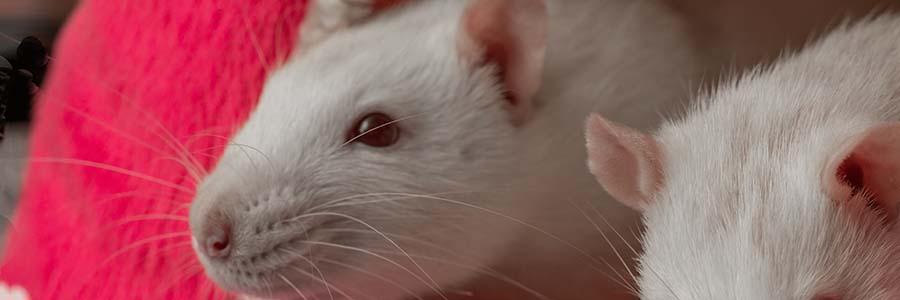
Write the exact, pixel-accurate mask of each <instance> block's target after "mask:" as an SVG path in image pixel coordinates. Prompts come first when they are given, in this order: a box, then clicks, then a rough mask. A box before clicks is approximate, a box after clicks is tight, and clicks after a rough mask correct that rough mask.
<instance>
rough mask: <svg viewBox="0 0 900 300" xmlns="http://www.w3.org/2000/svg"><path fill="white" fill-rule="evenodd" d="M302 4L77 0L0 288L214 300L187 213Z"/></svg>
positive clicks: (278, 0) (40, 296) (36, 298)
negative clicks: (202, 176) (6, 285)
mask: <svg viewBox="0 0 900 300" xmlns="http://www.w3.org/2000/svg"><path fill="white" fill-rule="evenodd" d="M305 2H306V1H303V0H253V1H251V0H189V1H185V0H151V1H122V0H84V1H83V2H82V4H81V6H80V8H79V9H78V10H77V11H76V12H75V14H74V15H73V16H72V19H71V20H70V22H69V23H68V25H67V27H66V28H65V30H64V32H63V35H62V37H61V39H60V40H59V42H58V48H57V49H56V54H57V56H56V57H55V60H54V61H53V62H52V70H51V75H50V77H49V81H48V84H47V85H46V87H45V89H44V90H43V92H42V93H43V94H42V95H41V97H40V100H39V101H40V103H39V107H38V109H37V112H36V123H35V124H34V130H33V135H32V143H31V150H30V151H31V152H30V162H29V164H28V168H27V172H26V173H27V174H26V179H25V184H24V194H23V196H22V202H21V206H20V208H19V210H18V211H17V212H16V214H15V217H14V224H13V226H12V227H11V232H10V236H9V239H8V242H7V246H6V249H5V257H4V261H2V265H0V281H3V282H6V283H9V284H14V285H18V286H21V287H24V288H25V289H26V290H27V291H28V293H29V294H30V296H31V299H32V300H44V299H65V300H73V299H129V300H131V299H227V298H229V297H228V295H227V294H226V293H223V292H221V291H217V290H216V289H215V288H214V287H213V285H212V284H211V283H210V282H209V280H208V279H206V277H205V275H204V274H203V271H202V268H201V267H200V266H199V264H198V263H197V262H196V260H195V258H194V255H193V252H192V250H191V248H190V236H189V234H188V231H187V229H188V226H187V222H186V220H187V217H186V216H187V212H188V209H187V204H188V203H189V202H190V200H191V198H192V193H193V190H194V186H195V184H196V179H195V177H196V176H199V174H201V173H202V172H205V171H206V170H208V169H209V168H210V167H211V166H212V165H213V163H214V162H215V160H216V158H217V156H218V155H219V154H220V153H221V152H222V150H223V147H224V146H225V145H226V140H225V139H224V138H223V137H227V136H229V135H230V134H231V133H232V132H233V131H234V130H235V129H236V128H237V127H239V126H240V124H241V122H242V121H243V120H244V118H245V117H246V116H247V115H248V113H249V112H250V110H251V109H252V107H253V105H254V104H255V101H256V100H257V98H258V94H259V93H260V90H261V87H262V85H263V81H264V79H265V76H266V73H267V69H269V68H271V67H272V66H273V65H277V61H279V60H280V59H283V58H284V57H285V56H286V55H287V54H288V52H289V51H290V49H291V46H292V45H293V42H294V41H295V36H296V29H297V27H298V24H299V22H300V20H301V18H302V16H303V12H304V4H305Z"/></svg>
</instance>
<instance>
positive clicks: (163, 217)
mask: <svg viewBox="0 0 900 300" xmlns="http://www.w3.org/2000/svg"><path fill="white" fill-rule="evenodd" d="M140 221H178V222H182V223H187V222H189V221H190V219H189V218H188V217H187V216H181V215H167V214H146V215H133V216H128V217H125V218H122V219H119V220H118V221H117V222H116V224H115V225H113V226H112V227H118V226H122V225H125V224H128V223H132V222H140Z"/></svg>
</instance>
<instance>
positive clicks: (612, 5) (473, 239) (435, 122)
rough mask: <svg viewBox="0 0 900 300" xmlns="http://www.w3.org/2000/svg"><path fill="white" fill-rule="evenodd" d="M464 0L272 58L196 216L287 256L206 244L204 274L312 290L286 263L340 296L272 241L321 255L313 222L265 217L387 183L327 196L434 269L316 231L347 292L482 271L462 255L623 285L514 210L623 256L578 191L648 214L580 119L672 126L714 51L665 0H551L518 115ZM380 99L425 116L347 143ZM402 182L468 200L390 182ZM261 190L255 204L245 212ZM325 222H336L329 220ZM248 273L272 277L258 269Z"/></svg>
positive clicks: (565, 291)
mask: <svg viewBox="0 0 900 300" xmlns="http://www.w3.org/2000/svg"><path fill="white" fill-rule="evenodd" d="M463 6H464V2H463V1H436V0H430V1H412V3H411V4H410V5H408V6H406V7H403V8H400V9H396V10H394V11H390V12H387V13H385V14H384V15H382V16H380V17H378V18H377V19H374V20H371V21H368V22H365V23H362V24H360V25H358V26H352V27H350V28H348V29H346V30H342V31H339V32H337V33H335V34H334V35H333V36H331V37H329V38H327V39H325V40H323V41H322V42H321V44H319V45H316V46H315V47H313V48H311V49H309V50H308V51H304V53H303V55H300V56H295V57H293V58H292V59H290V60H289V61H288V62H287V63H286V64H285V65H284V67H283V68H281V69H280V70H278V71H276V72H275V73H274V74H272V76H271V78H270V79H269V81H268V82H267V84H266V87H265V90H264V92H263V95H262V96H261V97H262V98H261V101H260V103H259V106H258V107H257V109H256V110H255V112H254V113H253V114H252V115H251V117H250V119H249V120H248V121H247V123H246V125H245V126H244V128H243V129H242V130H240V132H239V133H238V134H237V135H236V136H235V138H234V141H235V142H236V143H239V144H243V145H247V146H252V147H253V148H255V149H249V148H247V147H239V146H238V147H230V148H229V149H227V151H226V152H225V154H224V156H223V157H222V159H221V161H220V163H219V166H218V167H217V168H216V170H215V171H214V172H213V173H212V174H211V175H210V176H209V177H208V178H206V179H205V180H204V182H203V184H202V185H201V187H200V190H199V192H198V196H197V198H196V200H195V202H194V206H193V207H192V211H191V222H192V226H193V227H194V229H195V230H196V229H197V227H199V226H200V224H201V223H203V222H204V220H205V218H207V217H208V214H209V212H210V211H211V210H214V209H217V210H223V211H225V212H226V213H228V214H230V215H232V216H233V218H234V222H235V225H234V226H235V230H236V237H235V238H234V240H235V241H236V242H235V244H234V245H235V247H236V248H234V249H233V253H232V254H233V255H234V256H238V257H240V256H244V257H249V256H257V255H259V254H260V253H264V252H265V253H274V254H271V255H269V256H267V257H266V258H263V259H258V260H256V261H254V262H252V263H250V264H247V265H240V264H227V265H226V264H218V263H211V262H210V261H209V260H207V259H205V258H203V257H202V255H200V256H201V260H202V261H203V262H204V265H205V267H206V272H207V274H209V275H210V276H211V277H212V278H213V279H214V280H215V281H217V282H218V283H219V284H220V285H221V286H223V287H226V288H230V289H235V290H238V291H240V292H243V293H248V294H254V295H257V296H265V295H266V294H267V293H268V292H269V291H272V292H274V294H275V295H273V298H279V297H292V295H293V297H294V298H299V296H297V295H296V292H295V291H294V290H293V289H292V288H291V287H290V286H289V285H287V284H286V283H285V282H284V281H283V280H282V279H280V278H279V277H277V276H276V274H274V273H272V270H278V271H279V272H282V273H283V274H284V275H285V277H286V278H287V279H288V280H289V281H291V282H292V283H294V284H296V285H297V286H298V288H299V289H301V290H302V291H304V293H307V295H313V294H315V295H318V296H317V297H319V298H320V299H323V298H324V299H328V297H330V296H329V295H328V291H327V289H326V288H325V286H324V285H323V284H322V283H321V282H319V281H317V280H315V279H314V278H312V276H309V275H302V274H300V272H295V271H296V270H295V269H296V268H300V269H303V270H305V271H306V272H309V273H312V274H314V275H315V277H317V278H318V277H319V276H320V274H318V271H319V270H312V269H310V268H309V267H308V264H307V263H305V262H304V261H302V259H299V260H298V258H297V257H296V255H290V254H288V253H287V252H285V251H281V252H278V251H272V250H269V249H271V248H272V247H274V245H276V244H278V243H281V242H284V241H286V240H290V239H300V241H298V242H295V243H292V244H288V245H286V246H284V248H283V249H286V250H287V251H290V252H291V253H295V254H296V253H308V252H307V251H310V249H309V247H310V245H308V244H306V245H304V244H303V243H302V241H304V240H306V237H304V236H303V235H302V233H301V231H302V229H301V228H302V227H301V226H300V225H286V226H285V227H282V228H276V229H275V230H269V231H265V232H263V233H262V234H256V233H255V232H254V230H253V227H255V226H263V227H265V226H266V225H267V224H270V223H273V222H276V221H279V220H284V219H286V218H291V217H294V216H297V215H299V214H302V213H304V212H306V211H305V210H308V209H309V208H310V207H313V206H316V205H320V204H323V203H326V202H328V201H330V200H335V199H338V198H342V197H349V196H354V195H360V194H368V193H376V194H373V195H370V196H364V197H361V198H356V199H354V200H353V201H352V202H356V203H360V204H358V205H353V206H343V207H338V208H334V209H331V210H328V211H329V212H337V213H341V214H346V215H350V216H353V217H354V218H358V219H359V220H363V221H365V222H366V223H368V224H370V225H371V226H372V227H374V228H377V229H379V230H381V231H384V232H387V233H390V234H392V235H391V236H390V237H392V239H393V240H394V241H396V242H397V244H399V245H400V246H402V248H403V249H404V250H405V251H407V252H408V253H410V254H412V256H413V259H414V260H415V261H416V262H417V263H418V264H419V265H420V266H421V267H422V268H424V269H425V270H426V271H427V273H428V276H426V275H425V274H423V273H422V272H420V271H419V269H418V266H416V265H414V264H413V263H412V261H411V260H410V259H408V258H406V256H405V255H402V254H393V255H392V254H390V253H385V252H378V253H379V254H382V255H384V256H385V257H388V258H390V259H392V260H394V261H396V262H397V263H399V264H401V265H403V267H404V268H407V269H408V270H409V271H411V272H412V273H415V274H417V276H418V277H420V278H416V276H411V275H409V272H407V271H405V270H403V269H401V268H398V267H396V266H394V265H392V264H390V263H388V262H386V261H384V260H382V259H379V258H376V257H374V256H372V255H368V254H364V253H360V252H355V251H352V250H343V249H338V248H334V247H327V246H322V245H313V247H312V249H311V251H312V252H311V254H308V255H306V256H307V257H308V259H311V260H315V261H317V265H318V266H319V267H320V268H321V270H320V271H321V272H322V274H321V276H322V277H324V279H325V280H327V281H328V282H330V283H331V284H332V285H333V287H337V289H334V290H335V291H332V293H333V295H334V296H335V297H339V298H342V296H341V295H340V294H339V293H338V291H337V290H338V289H340V290H341V291H342V292H343V293H346V294H347V295H348V296H351V297H354V298H357V299H360V298H359V297H362V299H365V298H366V296H367V295H377V296H378V299H383V300H390V299H400V298H403V297H406V296H409V295H408V291H411V292H414V293H418V294H425V293H429V292H430V291H432V289H431V288H429V286H428V285H427V284H430V283H431V282H432V280H434V282H436V283H437V284H438V285H439V286H441V287H443V288H447V287H452V286H454V285H458V284H461V283H463V282H464V281H466V280H471V279H474V278H476V277H478V276H482V275H483V274H484V271H481V273H479V272H477V271H478V270H472V269H470V268H465V267H460V266H459V265H458V264H464V265H469V266H474V267H476V268H479V269H484V268H489V267H490V268H495V269H498V270H499V271H501V272H503V273H504V274H506V275H508V276H510V277H513V278H514V279H515V280H517V281H520V282H522V283H523V284H524V285H527V286H528V287H530V288H532V289H535V290H537V291H539V292H541V293H544V294H545V295H547V296H549V297H552V298H556V299H596V298H597V297H600V296H603V295H604V294H603V293H606V295H620V294H624V292H623V291H620V290H606V291H605V292H598V290H602V289H607V288H608V287H609V286H614V284H612V283H609V282H607V283H603V282H598V281H585V280H579V279H578V278H592V280H593V278H605V277H603V276H602V275H600V274H598V273H597V271H595V270H594V269H592V268H590V267H589V266H590V265H591V264H593V262H590V261H587V260H585V259H584V257H583V256H581V255H580V254H579V253H578V252H576V251H574V250H573V249H571V248H570V247H569V246H566V245H565V244H563V243H560V242H558V241H556V240H554V239H552V238H549V237H548V236H547V235H545V234H543V233H541V232H538V231H536V230H533V229H530V228H529V227H528V226H524V225H522V224H521V223H517V222H515V221H512V220H511V218H515V219H518V220H523V221H524V222H527V223H528V224H531V225H534V226H537V227H540V228H542V230H544V231H546V232H549V233H551V234H554V235H557V236H559V237H560V238H562V239H565V240H567V241H569V242H570V243H573V244H576V245H578V246H579V247H581V248H584V249H586V251H589V252H590V254H591V255H593V256H596V257H600V258H601V259H606V260H609V261H610V262H611V263H613V264H618V263H617V262H616V260H615V256H614V255H613V253H612V250H611V249H610V248H609V246H607V245H606V243H605V242H603V241H602V240H600V239H599V234H598V233H597V232H596V229H595V228H594V227H593V226H592V225H591V224H590V223H589V222H588V221H587V220H585V219H584V217H583V216H582V215H581V214H579V212H578V211H577V210H575V209H573V207H572V205H570V202H580V203H583V202H586V201H589V202H591V204H592V205H594V206H596V207H597V208H598V209H599V210H600V211H602V212H603V213H604V215H605V217H607V218H608V219H609V220H610V221H611V222H612V223H613V224H615V225H616V226H617V227H618V228H619V229H620V230H623V228H625V227H627V226H628V225H631V224H633V222H634V221H635V215H634V213H633V212H631V211H630V210H628V209H626V208H624V207H622V206H620V205H618V204H616V203H614V202H612V201H609V200H608V196H606V195H605V193H604V192H603V191H602V189H601V188H600V187H598V186H596V184H595V183H594V182H593V179H592V177H591V176H590V174H589V173H588V172H587V170H586V169H585V168H584V165H583V162H584V160H585V154H584V149H583V141H582V138H581V134H580V128H581V126H582V124H583V120H584V118H585V116H587V114H588V113H589V112H591V111H599V112H604V113H607V114H608V115H612V116H615V117H617V118H618V119H621V120H625V121H626V122H628V123H629V124H631V125H635V126H639V127H644V128H647V127H650V126H654V125H656V124H657V122H658V121H659V119H660V115H659V112H661V111H665V110H667V109H668V107H669V106H671V105H680V104H679V103H680V102H679V101H680V100H683V99H685V98H687V94H688V92H689V91H692V90H693V85H692V83H697V82H698V79H697V78H698V77H697V76H698V75H699V74H700V68H699V66H700V65H702V63H701V62H700V60H698V59H697V58H696V57H695V54H696V52H695V50H694V49H693V48H692V46H693V45H692V44H691V42H690V39H689V38H688V37H687V36H686V35H685V32H684V28H683V26H682V24H681V23H680V22H679V21H678V20H676V19H675V18H674V17H673V16H671V15H669V14H668V13H667V12H666V11H665V10H664V9H663V8H662V7H661V6H660V4H659V3H657V2H655V1H643V0H642V1H634V0H603V1H598V0H592V1H564V0H552V1H548V6H549V12H550V19H551V25H550V26H551V28H550V44H549V47H548V53H547V58H546V63H545V68H544V76H543V77H544V81H543V83H542V88H541V90H540V92H539V94H538V96H537V101H536V103H535V110H534V115H533V118H532V119H531V120H530V121H528V122H526V123H525V124H524V125H523V126H522V127H515V126H513V125H512V124H511V122H510V121H509V113H508V110H507V107H505V106H504V105H506V104H505V102H504V101H503V99H502V96H501V92H502V91H501V90H500V87H499V86H498V84H499V83H498V82H497V80H496V79H495V78H494V76H493V74H494V72H495V70H494V69H493V67H483V68H479V69H477V70H474V71H473V70H469V69H468V67H467V65H466V64H465V63H464V62H463V61H462V59H461V58H460V55H459V53H457V47H456V44H455V43H456V40H457V39H456V35H457V31H458V29H459V28H460V26H459V20H460V15H461V12H462V9H463ZM374 110H377V111H383V112H386V113H388V114H390V115H392V116H394V117H395V118H402V117H407V116H410V118H409V119H407V120H404V121H401V122H400V123H398V124H399V125H400V127H401V128H402V129H401V130H402V136H401V139H400V141H399V143H398V144H397V145H395V146H392V147H391V148H387V149H374V148H368V147H366V146H364V145H357V144H351V145H349V146H347V147H344V148H341V147H340V146H341V144H342V143H344V136H345V133H346V131H347V130H348V129H349V127H350V126H352V124H353V122H354V121H355V120H356V119H357V118H359V116H360V115H361V114H363V113H366V112H369V111H374ZM256 150H259V151H260V152H262V153H265V156H266V158H264V157H263V156H262V155H260V154H259V153H257V152H256ZM398 192H399V193H412V194H421V195H435V196H438V197H444V198H450V199H453V200H457V201H460V202H461V203H464V204H465V205H460V204H450V203H448V202H445V201H439V200H434V199H429V198H428V197H412V198H402V199H398V198H399V197H398V196H396V195H389V196H385V195H377V193H398ZM373 202H374V203H373ZM248 206H250V207H251V208H250V212H247V211H245V208H246V207H248ZM473 207H481V208H473ZM486 210H490V211H492V212H487V211H486ZM493 212H497V213H500V214H503V215H506V216H508V217H501V216H499V215H497V214H495V213H493ZM322 222H338V223H332V224H330V225H328V226H327V227H326V225H319V226H316V224H321V223H322ZM598 222H600V221H599V220H598ZM600 223H601V224H602V222H600ZM303 225H304V226H307V227H309V226H313V227H314V228H315V230H314V232H312V233H311V237H309V239H311V240H313V241H327V242H335V243H339V244H343V245H348V246H352V247H360V248H364V249H367V250H372V251H397V247H395V246H394V245H392V244H391V243H389V242H388V241H387V240H386V239H385V238H383V237H381V236H379V235H377V234H372V233H359V232H356V233H353V234H347V233H344V234H345V235H343V236H341V235H337V233H335V232H329V231H328V230H333V229H353V230H358V231H370V228H368V227H367V226H364V225H360V224H358V223H356V222H354V221H352V220H348V219H346V218H340V217H336V216H334V215H329V216H322V215H320V216H317V217H314V218H309V219H305V221H304V224H303ZM398 235H399V236H402V237H412V238H415V239H419V240H422V241H426V242H429V243H432V244H434V245H436V246H437V248H434V247H428V246H423V245H422V244H420V243H417V242H413V241H410V240H409V239H404V238H402V237H398ZM620 246H621V245H620ZM623 249H625V248H623ZM422 256H428V257H436V258H438V260H433V259H428V258H423V257H422ZM323 258H327V259H334V260H340V261H341V262H343V263H345V264H350V265H353V266H356V267H359V268H362V269H365V270H368V271H370V272H373V273H375V274H378V275H380V276H382V277H385V278H387V279H389V280H390V281H392V282H393V283H397V284H399V285H401V286H402V288H400V287H397V286H395V285H393V284H391V283H389V282H387V281H384V280H382V279H379V278H375V277H373V276H371V275H367V274H364V273H361V272H357V271H352V270H347V269H345V268H341V267H338V266H334V265H329V264H328V263H324V262H319V260H320V259H323ZM441 260H443V261H449V262H451V263H449V264H448V263H446V262H441ZM597 267H599V268H601V269H606V267H605V266H602V265H600V266H597ZM292 268H294V269H292ZM228 269H233V270H234V269H238V270H240V272H238V273H235V272H232V271H227V270H228ZM606 271H607V272H609V270H608V269H607V270H606ZM619 271H621V270H619ZM243 272H250V273H265V274H266V275H265V276H264V279H262V280H261V279H260V278H259V277H256V276H250V277H248V276H246V275H245V274H244V273H243ZM429 277H430V278H429ZM594 287H600V288H594ZM601 288H602V289H601ZM310 297H311V299H313V298H312V296H310Z"/></svg>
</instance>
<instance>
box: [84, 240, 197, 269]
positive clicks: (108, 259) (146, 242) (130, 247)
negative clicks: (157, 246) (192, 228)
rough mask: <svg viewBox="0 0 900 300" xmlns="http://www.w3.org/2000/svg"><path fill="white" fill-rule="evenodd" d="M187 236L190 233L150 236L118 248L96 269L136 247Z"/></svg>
mask: <svg viewBox="0 0 900 300" xmlns="http://www.w3.org/2000/svg"><path fill="white" fill-rule="evenodd" d="M189 236H191V233H190V232H172V233H167V234H160V235H156V236H152V237H149V238H145V239H141V240H139V241H136V242H134V243H131V244H129V245H128V246H126V247H124V248H120V249H119V250H117V251H115V252H113V253H112V255H110V256H109V257H108V258H106V259H104V260H103V262H101V263H100V265H98V266H97V269H99V268H100V267H103V266H105V265H106V264H108V263H109V262H111V261H112V260H113V259H115V258H116V257H118V256H119V255H122V254H124V253H126V252H128V251H130V250H133V249H135V248H137V247H141V246H143V245H146V244H149V243H152V242H158V241H162V240H167V239H172V238H178V237H189Z"/></svg>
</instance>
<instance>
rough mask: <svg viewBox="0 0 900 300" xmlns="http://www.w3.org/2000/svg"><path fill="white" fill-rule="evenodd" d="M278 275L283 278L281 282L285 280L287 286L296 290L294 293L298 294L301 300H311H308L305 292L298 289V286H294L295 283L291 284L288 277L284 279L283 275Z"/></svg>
mask: <svg viewBox="0 0 900 300" xmlns="http://www.w3.org/2000/svg"><path fill="white" fill-rule="evenodd" d="M277 275H278V277H281V280H283V281H284V283H286V284H287V285H289V286H290V287H291V288H292V289H294V291H295V292H297V295H299V296H300V298H303V300H309V298H306V295H304V294H303V292H301V291H300V289H298V288H297V286H296V285H294V283H293V282H291V281H290V280H288V279H287V277H284V275H283V274H281V273H278V274H277Z"/></svg>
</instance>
